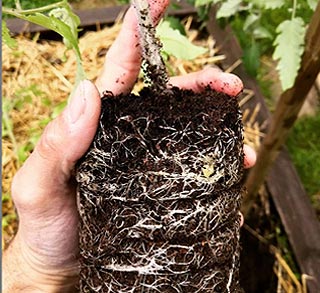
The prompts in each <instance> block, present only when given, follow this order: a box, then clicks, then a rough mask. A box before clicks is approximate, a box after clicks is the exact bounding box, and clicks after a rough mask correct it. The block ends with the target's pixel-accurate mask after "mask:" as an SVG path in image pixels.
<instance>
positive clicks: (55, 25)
mask: <svg viewBox="0 0 320 293" xmlns="http://www.w3.org/2000/svg"><path fill="white" fill-rule="evenodd" d="M22 18H23V19H25V20H27V21H30V22H32V23H35V24H38V25H40V26H42V27H45V28H47V29H49V30H53V31H55V32H57V33H58V34H60V35H61V36H62V37H63V38H65V39H66V40H68V44H69V47H67V48H68V49H72V48H74V49H75V51H76V53H77V55H78V56H81V55H80V50H79V46H78V37H77V36H75V35H74V32H73V31H72V28H71V27H70V26H69V25H67V24H66V23H64V22H63V21H61V20H60V19H58V18H56V17H54V16H46V15H43V14H41V13H35V14H34V15H27V16H23V17H22Z"/></svg>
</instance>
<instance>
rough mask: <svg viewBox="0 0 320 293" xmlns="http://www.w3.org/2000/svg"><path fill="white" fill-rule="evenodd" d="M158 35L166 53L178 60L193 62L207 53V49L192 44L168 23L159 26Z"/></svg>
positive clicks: (164, 22)
mask: <svg viewBox="0 0 320 293" xmlns="http://www.w3.org/2000/svg"><path fill="white" fill-rule="evenodd" d="M157 34H158V35H159V37H160V39H161V42H162V44H163V51H164V53H165V54H168V55H173V56H175V57H176V58H179V59H184V60H192V59H195V58H196V57H198V56H199V55H202V54H204V53H206V52H207V49H206V48H203V47H200V46H196V45H194V44H192V43H191V42H190V41H189V40H188V38H187V37H186V36H184V35H182V34H181V33H180V31H179V30H177V29H174V28H172V27H171V26H170V23H169V22H168V21H163V22H161V23H160V24H159V26H158V27H157Z"/></svg>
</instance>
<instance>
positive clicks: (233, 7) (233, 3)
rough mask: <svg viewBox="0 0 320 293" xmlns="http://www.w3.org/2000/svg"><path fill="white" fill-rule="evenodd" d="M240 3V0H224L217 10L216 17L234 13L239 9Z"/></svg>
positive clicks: (228, 15)
mask: <svg viewBox="0 0 320 293" xmlns="http://www.w3.org/2000/svg"><path fill="white" fill-rule="evenodd" d="M241 3H242V1H241V0H227V1H224V2H223V3H222V5H221V6H220V8H219V10H218V12H217V18H224V17H230V16H232V15H234V14H236V13H237V12H238V11H239V10H240V7H241Z"/></svg>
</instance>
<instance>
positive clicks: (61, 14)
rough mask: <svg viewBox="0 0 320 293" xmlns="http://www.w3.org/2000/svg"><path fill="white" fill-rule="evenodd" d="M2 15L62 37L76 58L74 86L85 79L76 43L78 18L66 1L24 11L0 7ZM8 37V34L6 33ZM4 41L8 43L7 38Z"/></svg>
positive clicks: (77, 43)
mask: <svg viewBox="0 0 320 293" xmlns="http://www.w3.org/2000/svg"><path fill="white" fill-rule="evenodd" d="M19 6H20V5H19ZM2 11H3V13H4V14H8V15H11V16H14V17H17V18H20V19H23V20H26V21H29V22H31V23H34V24H37V25H40V26H42V27H44V28H47V29H49V30H52V31H55V32H56V33H58V34H60V35H61V36H62V37H63V42H64V44H65V45H66V47H67V49H73V50H74V52H75V54H76V58H77V65H78V66H77V75H76V85H77V84H78V83H79V82H80V81H81V80H83V79H85V73H84V70H83V67H82V60H81V53H80V49H79V41H78V26H79V24H80V19H79V17H78V16H77V15H76V14H74V13H73V12H72V9H71V7H70V5H69V4H68V1H67V0H62V1H60V2H56V3H54V4H49V5H47V6H43V7H39V8H33V9H26V10H23V9H21V8H18V7H17V8H15V9H14V8H7V7H2ZM7 35H9V33H7ZM4 41H5V42H7V44H8V45H10V43H8V41H10V39H9V38H8V37H6V38H4Z"/></svg>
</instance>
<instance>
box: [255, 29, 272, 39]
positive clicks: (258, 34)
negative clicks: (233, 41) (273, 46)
mask: <svg viewBox="0 0 320 293" xmlns="http://www.w3.org/2000/svg"><path fill="white" fill-rule="evenodd" d="M252 35H253V36H254V38H255V39H256V40H257V39H272V34H271V33H270V31H268V30H267V29H266V28H265V27H263V26H259V27H257V28H255V29H254V30H253V32H252Z"/></svg>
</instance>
